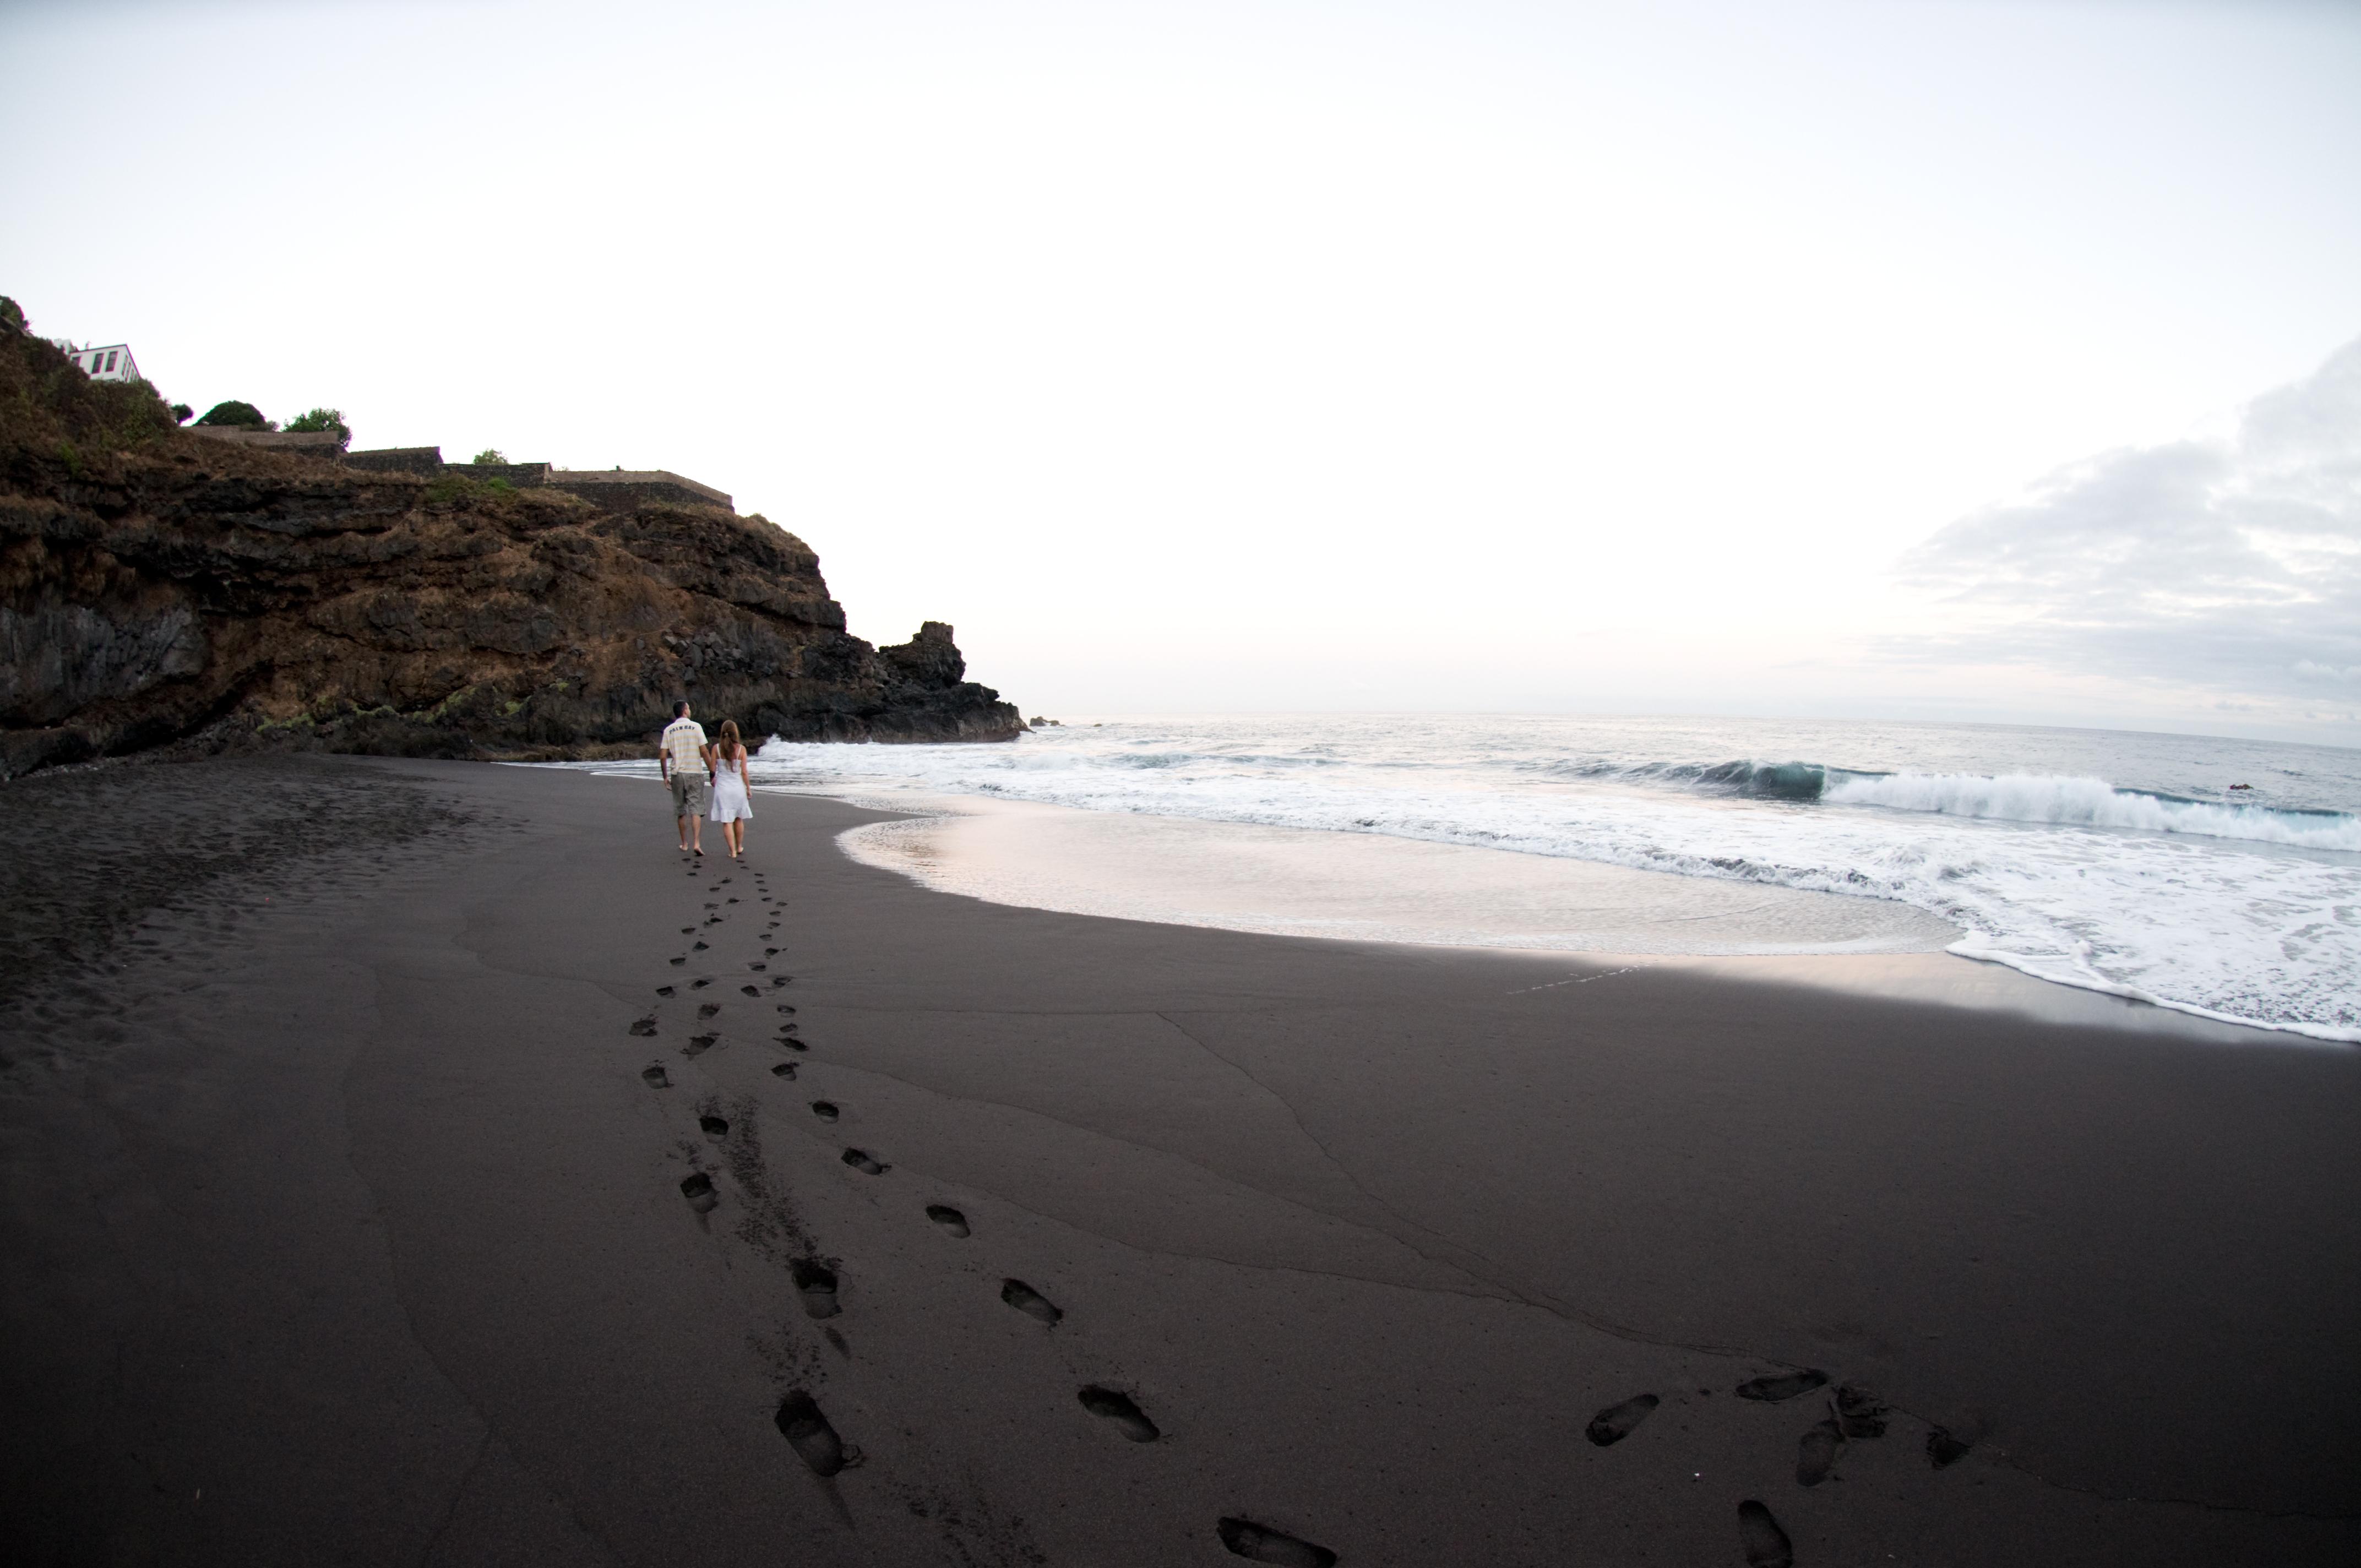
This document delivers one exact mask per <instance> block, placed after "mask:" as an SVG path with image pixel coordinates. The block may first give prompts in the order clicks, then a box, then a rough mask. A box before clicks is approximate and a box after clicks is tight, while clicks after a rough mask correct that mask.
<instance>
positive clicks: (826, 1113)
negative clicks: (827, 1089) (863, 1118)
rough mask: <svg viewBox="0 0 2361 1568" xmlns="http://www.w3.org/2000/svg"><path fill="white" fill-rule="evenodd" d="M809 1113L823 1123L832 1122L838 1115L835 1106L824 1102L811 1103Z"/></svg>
mask: <svg viewBox="0 0 2361 1568" xmlns="http://www.w3.org/2000/svg"><path fill="white" fill-rule="evenodd" d="M811 1111H812V1114H813V1115H815V1116H817V1117H818V1118H819V1119H820V1120H821V1121H823V1122H833V1121H835V1120H836V1118H837V1115H838V1112H837V1109H836V1106H835V1104H834V1103H833V1102H829V1101H826V1100H815V1101H813V1102H812V1105H811Z"/></svg>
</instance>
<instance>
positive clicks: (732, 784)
mask: <svg viewBox="0 0 2361 1568" xmlns="http://www.w3.org/2000/svg"><path fill="white" fill-rule="evenodd" d="M712 767H713V806H712V809H710V810H709V811H708V812H707V813H706V814H705V815H706V817H708V819H709V820H711V821H714V822H719V824H721V838H722V840H723V841H724V842H725V843H727V844H728V845H729V846H730V858H731V859H732V860H736V861H744V860H745V858H746V824H747V823H748V822H749V821H751V820H752V817H753V816H754V803H753V801H752V799H751V798H750V797H749V796H748V795H747V785H748V784H750V783H751V782H752V781H751V780H749V779H748V778H747V777H746V744H745V742H744V741H742V740H739V739H738V725H737V721H736V720H734V719H729V718H725V719H723V720H722V721H721V730H720V733H719V735H717V736H716V737H715V738H714V741H713V760H712Z"/></svg>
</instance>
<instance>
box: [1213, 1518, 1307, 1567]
mask: <svg viewBox="0 0 2361 1568" xmlns="http://www.w3.org/2000/svg"><path fill="white" fill-rule="evenodd" d="M1213 1533H1214V1534H1216V1535H1218V1536H1220V1537H1221V1538H1222V1544H1223V1545H1224V1546H1226V1547H1228V1548H1229V1549H1230V1551H1231V1552H1232V1553H1233V1554H1235V1555H1236V1556H1239V1557H1243V1558H1245V1559H1246V1560H1247V1561H1248V1562H1250V1563H1279V1564H1280V1565H1281V1568H1334V1563H1335V1562H1336V1554H1335V1553H1334V1552H1331V1551H1329V1550H1328V1549H1327V1548H1326V1547H1324V1546H1314V1545H1312V1542H1310V1541H1302V1540H1299V1539H1298V1538H1297V1537H1295V1536H1291V1535H1290V1534H1288V1533H1287V1532H1286V1531H1285V1530H1273V1529H1271V1528H1270V1526H1268V1525H1267V1524H1257V1523H1255V1522H1254V1521H1253V1520H1252V1519H1224V1520H1222V1521H1221V1522H1220V1523H1219V1524H1217V1525H1215V1526H1214V1527H1213Z"/></svg>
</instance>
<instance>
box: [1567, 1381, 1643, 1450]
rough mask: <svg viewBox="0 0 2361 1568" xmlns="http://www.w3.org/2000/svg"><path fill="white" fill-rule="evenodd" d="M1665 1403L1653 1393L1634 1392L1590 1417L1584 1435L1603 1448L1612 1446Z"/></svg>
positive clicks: (1629, 1434) (1628, 1434)
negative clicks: (1620, 1401)
mask: <svg viewBox="0 0 2361 1568" xmlns="http://www.w3.org/2000/svg"><path fill="white" fill-rule="evenodd" d="M1661 1403H1663V1401H1662V1400H1660V1399H1658V1398H1656V1396H1654V1395H1653V1394H1634V1395H1633V1396H1632V1397H1631V1398H1628V1399H1626V1400H1624V1401H1623V1402H1622V1403H1621V1404H1620V1405H1609V1406H1608V1407H1607V1408H1606V1409H1603V1410H1601V1411H1599V1412H1598V1414H1597V1415H1595V1416H1593V1417H1591V1418H1590V1424H1589V1425H1588V1426H1587V1427H1585V1428H1583V1429H1582V1430H1583V1435H1584V1436H1586V1437H1587V1438H1588V1439H1590V1441H1591V1442H1595V1443H1597V1444H1598V1446H1599V1447H1601V1448H1611V1447H1612V1446H1614V1445H1615V1444H1616V1443H1619V1442H1622V1441H1623V1440H1624V1439H1625V1438H1627V1437H1630V1436H1631V1432H1632V1430H1633V1429H1634V1428H1636V1427H1637V1426H1639V1424H1640V1423H1641V1422H1642V1421H1644V1420H1647V1419H1648V1417H1649V1415H1650V1414H1651V1413H1652V1412H1653V1410H1654V1409H1655V1408H1656V1407H1657V1406H1658V1405H1659V1404H1661Z"/></svg>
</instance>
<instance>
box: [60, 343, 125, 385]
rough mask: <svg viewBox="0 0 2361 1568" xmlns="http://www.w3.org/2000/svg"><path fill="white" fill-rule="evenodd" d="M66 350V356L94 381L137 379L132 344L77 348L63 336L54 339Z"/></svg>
mask: <svg viewBox="0 0 2361 1568" xmlns="http://www.w3.org/2000/svg"><path fill="white" fill-rule="evenodd" d="M52 341H54V342H55V343H56V344H57V345H58V346H59V347H60V348H62V349H64V350H65V351H66V357H67V358H69V359H71V360H72V361H73V362H74V366H75V367H76V368H77V369H79V370H81V371H82V374H84V375H86V376H88V377H89V378H91V379H92V380H93V381H137V379H139V367H138V366H137V365H134V364H133V363H132V362H131V345H129V344H127V343H112V344H109V345H106V346H105V347H104V348H76V347H75V346H74V345H72V344H71V343H70V342H67V341H66V340H64V339H62V338H59V339H53V340H52Z"/></svg>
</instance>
